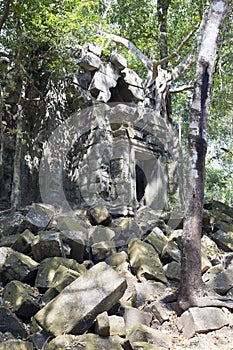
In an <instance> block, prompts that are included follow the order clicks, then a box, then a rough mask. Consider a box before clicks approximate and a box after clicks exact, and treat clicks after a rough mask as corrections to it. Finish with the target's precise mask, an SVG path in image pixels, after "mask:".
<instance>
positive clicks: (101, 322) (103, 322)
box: [95, 311, 110, 337]
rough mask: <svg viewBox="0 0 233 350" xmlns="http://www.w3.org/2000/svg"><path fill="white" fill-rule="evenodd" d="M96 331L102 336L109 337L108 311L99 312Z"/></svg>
mask: <svg viewBox="0 0 233 350" xmlns="http://www.w3.org/2000/svg"><path fill="white" fill-rule="evenodd" d="M95 332H96V333H97V334H98V335H100V336H102V337H108V336H109V335H110V325H109V319H108V313H107V311H105V312H102V314H99V315H98V316H97V317H96V323H95Z"/></svg>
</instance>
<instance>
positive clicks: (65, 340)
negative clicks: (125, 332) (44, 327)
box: [45, 333, 122, 350]
mask: <svg viewBox="0 0 233 350" xmlns="http://www.w3.org/2000/svg"><path fill="white" fill-rule="evenodd" d="M79 348H80V349H83V350H97V349H103V350H122V347H121V345H120V342H119V340H118V338H116V337H100V336H99V335H97V334H92V333H88V334H83V335H78V336H74V335H71V334H64V335H59V336H57V337H56V338H54V339H53V340H52V341H51V342H50V343H49V344H47V345H46V347H45V350H55V349H77V350H78V349H79Z"/></svg>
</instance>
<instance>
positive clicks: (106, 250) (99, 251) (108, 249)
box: [91, 241, 116, 263]
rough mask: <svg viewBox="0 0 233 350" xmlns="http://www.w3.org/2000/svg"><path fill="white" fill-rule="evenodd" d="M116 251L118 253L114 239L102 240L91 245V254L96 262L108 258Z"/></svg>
mask: <svg viewBox="0 0 233 350" xmlns="http://www.w3.org/2000/svg"><path fill="white" fill-rule="evenodd" d="M114 253H116V248H115V243H114V241H102V242H99V243H95V244H93V245H92V246H91V254H92V258H93V261H94V262H95V263H96V262H99V261H103V260H105V259H107V258H108V257H109V256H111V255H112V254H114Z"/></svg>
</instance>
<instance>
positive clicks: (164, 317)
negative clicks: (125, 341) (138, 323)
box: [144, 301, 171, 328]
mask: <svg viewBox="0 0 233 350" xmlns="http://www.w3.org/2000/svg"><path fill="white" fill-rule="evenodd" d="M144 311H146V312H149V313H151V315H153V318H154V321H153V326H154V324H155V325H156V327H157V325H158V322H159V323H160V324H162V323H163V322H165V321H168V320H169V315H170V313H171V309H170V308H169V307H168V306H167V305H166V304H165V303H163V302H161V301H152V303H149V304H148V305H146V306H145V307H144ZM153 328H154V327H153Z"/></svg>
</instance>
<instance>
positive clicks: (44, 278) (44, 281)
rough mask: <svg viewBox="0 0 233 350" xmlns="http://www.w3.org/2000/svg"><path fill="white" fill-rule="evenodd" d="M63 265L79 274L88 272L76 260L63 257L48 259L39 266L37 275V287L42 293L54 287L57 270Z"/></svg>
mask: <svg viewBox="0 0 233 350" xmlns="http://www.w3.org/2000/svg"><path fill="white" fill-rule="evenodd" d="M61 265H62V266H65V267H67V268H69V269H72V270H75V271H77V272H79V273H82V272H85V271H86V269H85V267H84V266H82V265H80V264H79V263H77V261H75V260H74V259H68V258H61V257H55V258H47V259H45V260H43V261H42V262H41V264H40V266H39V269H38V272H37V275H36V281H35V286H36V287H37V288H39V289H41V290H42V291H45V290H46V289H49V288H50V287H52V286H53V278H54V275H55V273H56V270H57V269H58V267H59V266H61Z"/></svg>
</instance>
